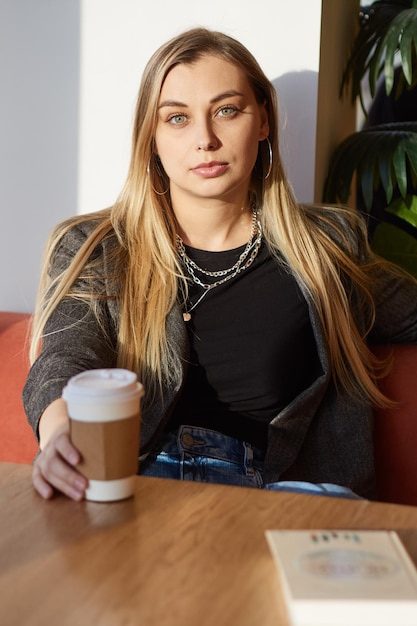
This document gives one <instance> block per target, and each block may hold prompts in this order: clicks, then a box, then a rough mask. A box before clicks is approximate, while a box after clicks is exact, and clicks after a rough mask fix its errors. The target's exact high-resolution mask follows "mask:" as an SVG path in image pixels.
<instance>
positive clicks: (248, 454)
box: [243, 442, 255, 476]
mask: <svg viewBox="0 0 417 626" xmlns="http://www.w3.org/2000/svg"><path fill="white" fill-rule="evenodd" d="M243 448H244V451H245V456H244V459H243V463H244V468H245V471H246V475H247V476H254V474H255V470H254V469H253V449H252V446H251V445H250V443H246V442H243Z"/></svg>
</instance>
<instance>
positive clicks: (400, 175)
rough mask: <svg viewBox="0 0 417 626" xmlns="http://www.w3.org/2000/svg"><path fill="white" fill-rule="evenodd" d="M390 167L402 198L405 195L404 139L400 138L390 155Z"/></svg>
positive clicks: (405, 164)
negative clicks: (392, 169) (392, 168)
mask: <svg viewBox="0 0 417 626" xmlns="http://www.w3.org/2000/svg"><path fill="white" fill-rule="evenodd" d="M392 165H393V167H394V171H395V178H396V180H397V185H398V189H399V190H400V193H401V195H402V197H403V198H405V196H406V194H407V155H406V150H405V141H404V138H401V139H400V141H399V142H398V144H397V145H396V147H395V149H394V153H393V155H392Z"/></svg>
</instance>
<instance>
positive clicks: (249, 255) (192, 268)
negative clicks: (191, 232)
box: [177, 211, 262, 322]
mask: <svg viewBox="0 0 417 626" xmlns="http://www.w3.org/2000/svg"><path fill="white" fill-rule="evenodd" d="M255 235H256V237H255ZM261 243H262V226H261V222H260V221H259V219H258V215H257V213H256V211H253V213H252V228H251V235H250V239H249V241H248V243H247V244H246V246H245V249H244V250H243V252H242V253H241V254H240V255H239V258H238V260H237V261H236V263H235V264H234V265H232V267H229V268H227V269H224V270H218V271H216V272H210V271H208V270H205V269H203V268H202V267H200V266H199V265H197V263H195V262H194V261H193V260H192V259H190V257H189V256H188V254H187V252H186V250H185V246H184V242H183V240H182V239H181V237H180V236H179V235H177V249H178V254H179V255H180V257H181V260H182V262H183V264H184V266H185V268H186V270H187V272H188V274H189V276H190V278H191V280H192V282H193V283H194V284H195V285H198V286H199V287H202V289H203V293H202V294H201V296H200V297H199V298H198V299H197V301H196V302H194V304H192V306H191V307H189V308H188V307H187V308H186V310H185V312H184V313H183V318H184V321H185V322H189V321H190V319H191V311H193V310H194V309H195V308H196V306H197V305H198V304H200V302H201V301H202V300H203V298H204V297H205V296H206V295H207V294H208V292H209V291H211V290H212V289H215V287H219V285H223V284H224V283H225V282H227V281H228V280H231V279H232V278H234V277H235V276H237V275H238V274H240V273H241V272H243V271H244V270H246V269H247V268H248V267H249V266H250V265H252V263H253V261H254V260H255V258H256V256H257V255H258V252H259V248H260V247H261ZM196 272H199V273H200V274H203V275H205V276H210V277H212V278H219V280H216V281H215V282H214V283H204V282H203V281H202V280H201V279H200V278H199V277H198V276H197V274H196Z"/></svg>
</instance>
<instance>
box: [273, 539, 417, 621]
mask: <svg viewBox="0 0 417 626" xmlns="http://www.w3.org/2000/svg"><path fill="white" fill-rule="evenodd" d="M266 538H267V541H268V544H269V547H270V549H271V552H272V555H273V557H274V560H275V562H276V565H277V567H278V570H279V573H280V577H281V582H282V590H283V594H284V598H285V601H286V604H287V609H288V615H289V619H290V622H291V624H292V626H362V625H363V626H374V625H375V626H416V625H417V572H416V569H415V567H414V564H413V562H412V560H411V558H410V557H409V555H408V553H407V551H406V550H405V548H404V546H403V544H402V543H401V540H400V538H399V537H398V535H397V533H396V532H394V531H374V530H363V531H352V530H334V531H332V530H267V531H266Z"/></svg>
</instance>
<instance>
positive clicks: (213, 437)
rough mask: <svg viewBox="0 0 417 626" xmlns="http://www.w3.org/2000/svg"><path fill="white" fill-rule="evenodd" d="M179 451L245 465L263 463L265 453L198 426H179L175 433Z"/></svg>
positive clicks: (232, 438) (245, 443)
mask: <svg viewBox="0 0 417 626" xmlns="http://www.w3.org/2000/svg"><path fill="white" fill-rule="evenodd" d="M175 434H176V436H177V445H178V449H179V450H182V451H184V452H189V453H192V454H201V455H202V456H208V457H213V458H216V459H220V460H222V461H230V462H232V463H238V464H240V465H241V464H245V463H246V462H247V461H251V462H252V461H254V462H258V463H260V464H261V463H263V462H264V459H265V454H264V452H263V451H262V450H261V449H259V448H257V447H255V446H252V445H251V444H250V443H247V442H245V441H240V440H239V439H235V438H234V437H230V436H229V435H224V434H223V433H220V432H218V431H215V430H210V429H208V428H200V427H196V426H187V425H183V426H179V428H178V429H177V430H176V431H175Z"/></svg>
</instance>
